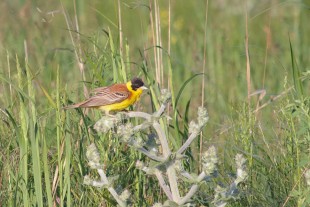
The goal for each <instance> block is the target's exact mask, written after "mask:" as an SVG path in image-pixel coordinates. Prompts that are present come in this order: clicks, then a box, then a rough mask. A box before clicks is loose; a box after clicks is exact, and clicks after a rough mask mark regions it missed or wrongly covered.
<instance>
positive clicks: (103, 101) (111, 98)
mask: <svg viewBox="0 0 310 207" xmlns="http://www.w3.org/2000/svg"><path fill="white" fill-rule="evenodd" d="M93 94H94V95H93V96H92V97H90V98H89V99H88V100H86V101H84V102H82V103H80V104H79V107H97V106H104V105H110V104H114V103H120V102H122V101H124V100H125V99H127V98H128V97H129V96H130V92H129V91H128V89H127V87H126V85H125V84H115V85H112V86H110V87H101V88H96V89H95V90H93Z"/></svg>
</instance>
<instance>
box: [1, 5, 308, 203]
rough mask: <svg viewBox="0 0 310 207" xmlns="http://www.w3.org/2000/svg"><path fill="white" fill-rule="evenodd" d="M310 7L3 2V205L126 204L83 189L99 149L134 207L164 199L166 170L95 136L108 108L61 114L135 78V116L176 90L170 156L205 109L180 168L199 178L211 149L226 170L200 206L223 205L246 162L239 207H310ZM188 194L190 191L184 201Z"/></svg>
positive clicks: (111, 138)
mask: <svg viewBox="0 0 310 207" xmlns="http://www.w3.org/2000/svg"><path fill="white" fill-rule="evenodd" d="M309 8H310V1H309V0H300V1H293V2H288V1H252V0H248V1H240V0H234V1H225V0H220V1H208V0H205V1H185V0H178V1H171V0H168V1H159V0H150V1H145V0H140V1H120V0H118V1H112V0H109V1H104V2H103V1H84V0H76V1H68V2H64V1H63V2H59V1H50V0H47V1H44V4H43V1H42V2H36V1H32V0H23V1H2V2H1V3H0V11H1V12H0V23H1V25H2V26H1V29H0V43H1V45H0V46H1V47H0V79H1V82H0V83H1V85H0V91H1V93H0V117H1V124H0V149H1V150H0V206H99V205H100V206H115V205H116V200H115V199H114V198H115V197H113V196H112V195H111V194H110V192H109V191H108V190H107V189H106V188H96V187H93V186H90V185H86V184H84V181H85V180H84V177H85V176H89V177H91V178H94V179H95V178H98V179H99V177H98V175H97V172H96V171H94V170H92V169H91V168H90V167H89V165H88V164H89V163H88V161H89V157H87V156H86V155H87V148H88V147H89V146H94V145H91V144H92V143H94V144H95V146H96V148H97V149H98V152H99V154H100V163H101V164H103V166H104V168H103V170H104V172H105V173H106V175H107V176H108V177H110V178H113V177H114V176H117V179H114V180H113V181H114V182H113V187H114V189H115V191H116V192H117V193H121V192H124V189H126V190H128V192H130V193H131V195H130V201H131V203H132V204H133V205H134V206H151V205H153V204H155V203H164V202H165V201H166V200H167V193H165V192H164V191H163V190H164V189H163V188H161V186H160V184H159V183H158V182H157V179H156V176H154V175H151V176H145V173H144V172H143V171H142V170H139V169H137V168H136V163H137V160H140V161H141V162H143V163H149V160H148V158H147V156H145V154H141V153H140V152H139V151H137V150H136V149H135V148H132V147H129V146H128V143H127V144H124V142H123V141H122V140H121V139H118V138H117V136H115V134H114V131H113V130H109V131H108V132H106V133H98V131H96V130H95V129H94V125H95V123H96V122H97V121H98V120H100V119H101V118H102V113H101V112H100V111H96V110H86V111H84V110H67V111H66V110H63V109H62V107H63V106H65V105H68V104H70V103H72V102H77V101H80V100H82V99H84V98H85V97H87V96H88V95H89V93H90V91H91V89H93V88H95V87H98V86H104V85H109V84H112V83H115V82H125V81H127V80H129V79H130V78H132V77H134V76H139V77H141V78H142V79H143V80H144V81H145V83H146V84H147V86H148V87H149V88H150V90H149V92H148V93H146V94H144V95H143V97H142V98H141V101H140V102H139V103H138V104H137V105H136V106H134V107H133V108H131V110H134V111H141V112H145V113H148V114H152V113H153V112H156V111H158V110H159V109H160V106H161V103H162V102H163V100H162V99H161V91H162V89H168V90H169V91H170V92H171V105H168V106H167V109H166V116H167V117H165V119H162V120H161V121H160V124H161V126H162V127H163V129H164V132H165V134H166V135H167V139H168V143H169V148H170V149H171V150H172V151H177V150H178V149H180V147H181V146H182V145H183V144H184V142H185V141H186V140H187V138H188V137H189V136H190V134H191V132H192V125H191V124H190V122H191V120H194V119H196V116H197V108H198V107H200V106H203V107H205V108H207V110H208V116H209V121H208V123H207V124H206V125H205V126H204V127H203V128H202V129H201V130H202V132H201V134H200V135H199V136H198V138H197V140H195V141H194V142H193V143H192V144H191V145H190V147H189V148H188V149H187V150H186V151H185V155H186V159H182V163H181V166H182V167H183V168H184V169H185V170H186V171H188V172H192V173H194V174H196V175H199V174H200V173H201V172H202V171H203V163H204V161H205V160H204V157H203V154H204V152H205V151H207V149H210V147H211V149H213V147H212V146H214V147H215V148H216V151H217V158H218V162H217V168H218V169H217V174H218V175H215V178H214V179H213V180H208V182H207V183H206V185H203V186H200V187H201V188H200V190H199V191H197V193H196V194H195V195H194V196H193V197H192V203H194V204H196V205H197V206H199V205H205V206H214V205H220V204H221V203H216V202H212V201H216V200H217V199H218V196H219V195H220V192H225V190H223V186H230V185H231V183H233V182H234V180H235V179H236V178H237V177H238V176H237V175H236V174H235V173H236V170H237V169H236V168H238V167H235V156H236V154H243V156H245V157H246V159H247V163H246V166H247V167H246V172H247V174H248V177H247V180H246V181H245V182H243V183H240V184H239V186H238V192H236V194H233V196H231V197H229V198H227V199H229V200H227V201H228V202H229V206H309V204H310V196H309V195H310V193H309V191H310V190H309V189H310V186H309V183H310V181H309V174H310V171H309V169H310V124H309V123H310V116H309V104H310V99H309V80H308V79H309V74H310V73H309V65H310V64H309V60H310V58H309V57H310V56H309V54H310V51H309V45H310V37H309V35H308V34H309V33H310V26H309V24H308V22H307V21H308V19H309V17H310V12H309ZM129 121H130V123H131V124H132V126H137V125H139V124H141V123H142V122H141V120H140V119H138V118H131V119H130V120H129ZM151 132H152V129H149V131H148V132H143V131H141V132H139V133H137V134H136V135H135V136H136V137H137V139H142V140H144V141H145V140H148V139H149V137H148V136H147V135H148V134H152V133H151ZM140 167H141V166H140ZM164 179H166V178H164ZM188 187H189V185H186V184H182V185H179V191H180V193H181V194H182V195H183V196H184V195H185V194H186V193H187V191H188V189H189V188H188ZM221 187H222V188H221ZM227 189H229V188H226V190H227ZM221 190H222V191H221ZM234 190H236V191H237V189H235V188H234ZM141 198H142V199H141Z"/></svg>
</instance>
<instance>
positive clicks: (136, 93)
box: [98, 82, 143, 112]
mask: <svg viewBox="0 0 310 207" xmlns="http://www.w3.org/2000/svg"><path fill="white" fill-rule="evenodd" d="M126 86H127V89H128V90H129V91H130V93H131V95H130V96H129V97H128V98H127V99H125V100H124V101H122V102H119V103H114V104H110V105H105V106H100V107H98V108H99V109H100V110H102V111H105V112H109V111H121V110H123V109H126V108H127V107H129V106H131V105H133V104H134V103H135V102H136V101H138V100H139V99H140V96H141V94H142V91H143V90H142V89H140V88H139V89H137V90H132V88H131V83H130V82H128V83H127V84H126Z"/></svg>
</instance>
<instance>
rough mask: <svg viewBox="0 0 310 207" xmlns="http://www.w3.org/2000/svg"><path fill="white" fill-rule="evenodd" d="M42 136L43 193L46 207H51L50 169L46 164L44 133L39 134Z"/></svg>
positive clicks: (46, 154)
mask: <svg viewBox="0 0 310 207" xmlns="http://www.w3.org/2000/svg"><path fill="white" fill-rule="evenodd" d="M41 134H42V145H43V150H42V162H43V172H44V182H45V193H46V196H47V204H48V206H50V207H51V206H53V196H52V190H51V189H52V188H51V183H50V182H51V181H50V168H49V163H48V153H47V146H46V140H45V136H44V132H43V131H42V132H41Z"/></svg>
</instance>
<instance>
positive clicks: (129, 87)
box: [64, 78, 147, 115]
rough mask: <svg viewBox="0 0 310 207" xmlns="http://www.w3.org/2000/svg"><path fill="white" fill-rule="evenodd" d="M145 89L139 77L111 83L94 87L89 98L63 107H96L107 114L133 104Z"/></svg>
mask: <svg viewBox="0 0 310 207" xmlns="http://www.w3.org/2000/svg"><path fill="white" fill-rule="evenodd" d="M145 89H147V87H145V86H144V83H143V81H142V80H141V79H140V78H133V79H132V80H131V81H129V82H127V83H122V84H113V85H111V86H107V87H100V88H96V89H94V91H93V92H92V93H93V96H91V97H90V98H89V99H87V100H85V101H83V102H81V103H77V104H73V105H70V106H66V107H64V109H72V108H96V109H100V110H102V111H104V112H105V113H106V114H107V115H108V114H109V112H110V111H121V110H124V109H126V108H127V107H129V106H131V105H133V104H134V103H135V102H136V101H138V100H139V99H140V96H141V94H142V92H143V90H145Z"/></svg>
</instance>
